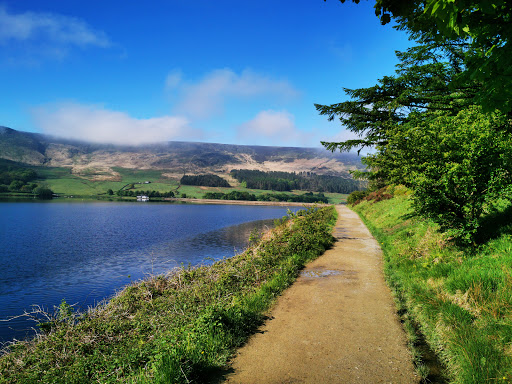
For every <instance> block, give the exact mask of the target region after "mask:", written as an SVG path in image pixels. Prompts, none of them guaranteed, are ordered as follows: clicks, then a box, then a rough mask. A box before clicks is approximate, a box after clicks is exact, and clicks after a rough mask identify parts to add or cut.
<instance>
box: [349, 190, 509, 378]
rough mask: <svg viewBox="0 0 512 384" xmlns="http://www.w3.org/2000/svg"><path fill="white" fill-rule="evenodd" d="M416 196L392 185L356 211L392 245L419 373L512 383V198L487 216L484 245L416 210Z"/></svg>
mask: <svg viewBox="0 0 512 384" xmlns="http://www.w3.org/2000/svg"><path fill="white" fill-rule="evenodd" d="M410 194H411V191H410V190H408V189H406V188H404V187H388V188H385V190H384V189H383V190H382V191H379V192H378V193H375V194H374V196H373V197H371V196H369V197H368V198H365V199H363V200H361V201H359V202H357V203H356V204H355V205H352V209H353V210H354V211H355V212H357V213H358V214H359V216H360V217H361V219H362V220H363V222H364V223H365V225H366V226H367V227H368V229H370V231H371V232H372V234H373V235H374V236H375V238H376V239H377V240H378V242H379V243H380V245H381V247H382V249H383V251H384V263H385V266H384V268H385V274H386V279H387V281H388V285H389V286H390V288H391V289H392V291H393V292H394V296H395V301H396V303H397V307H398V313H399V315H400V316H401V320H402V322H403V324H404V328H405V330H406V332H407V333H408V336H409V340H410V342H409V343H410V347H411V349H412V350H413V354H414V358H415V364H416V366H417V369H418V372H419V373H420V374H421V376H422V378H423V379H424V382H427V383H428V382H434V383H446V382H450V383H464V384H481V383H510V382H512V350H511V346H512V294H511V292H512V220H511V219H510V217H511V216H510V212H511V206H510V204H508V205H507V204H505V205H504V206H503V207H502V209H501V210H499V211H498V212H495V213H493V214H491V215H490V216H489V217H487V218H486V220H484V222H483V223H482V226H481V228H480V231H479V237H478V238H479V243H478V244H477V245H476V246H466V245H461V244H460V243H458V242H457V241H455V240H456V239H454V238H453V237H451V236H450V235H449V233H448V232H446V231H444V232H443V231H441V230H440V226H439V224H436V223H435V222H434V221H433V220H432V219H428V218H423V217H422V216H420V215H417V214H415V213H414V206H413V202H412V199H411V195H410ZM349 200H351V199H350V198H349ZM432 352H434V353H435V354H436V355H437V357H438V359H439V360H438V361H437V363H436V362H435V361H434V362H433V363H432V355H433V354H434V353H432ZM434 360H435V359H434ZM439 363H441V364H439ZM443 367H444V368H443ZM439 368H441V371H440V372H439V371H437V370H438V369H439Z"/></svg>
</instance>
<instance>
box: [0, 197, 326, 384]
mask: <svg viewBox="0 0 512 384" xmlns="http://www.w3.org/2000/svg"><path fill="white" fill-rule="evenodd" d="M335 222H336V210H335V209H334V207H333V206H327V207H311V208H308V209H307V210H300V211H299V212H297V213H292V212H289V214H288V216H287V217H285V218H283V219H281V220H276V226H275V228H273V229H271V230H270V231H268V232H266V233H253V234H251V237H250V245H249V246H248V248H247V249H246V250H245V251H244V252H243V253H241V254H239V255H237V256H234V257H231V258H228V259H225V260H222V261H219V262H216V263H214V264H213V265H210V266H198V267H190V266H189V267H182V268H179V269H176V270H173V271H171V272H169V273H168V274H167V275H161V276H153V277H150V278H148V279H146V280H143V281H139V282H134V283H133V284H131V285H129V286H127V287H126V288H124V289H123V290H122V291H120V292H119V293H118V294H116V295H115V296H114V297H113V298H112V299H110V300H109V301H108V302H104V303H102V304H100V305H98V306H97V307H96V308H92V309H90V310H89V311H88V312H87V313H82V314H78V313H74V312H73V308H72V306H70V305H68V304H67V303H65V302H63V303H62V304H61V305H60V307H59V308H57V309H56V312H55V314H53V315H52V316H50V319H46V320H45V321H42V322H41V323H40V326H39V327H40V329H41V331H43V333H41V334H40V335H39V336H38V337H37V338H36V339H34V340H32V341H25V342H18V343H16V344H12V345H10V346H8V347H7V350H6V352H8V353H5V354H3V355H2V356H0V372H1V375H0V383H17V382H19V383H27V382H44V383H62V382H65V383H84V382H102V383H118V382H129V383H149V382H151V383H169V382H172V383H191V382H205V381H206V379H207V378H208V380H210V381H211V380H212V377H219V378H220V377H222V375H223V374H224V373H225V372H227V369H228V365H227V364H228V361H229V358H230V357H231V356H232V354H233V352H234V351H235V349H236V348H237V347H239V346H241V345H242V344H243V343H244V342H245V340H247V338H248V337H249V335H251V334H252V333H254V332H255V331H256V329H257V327H258V326H259V325H260V324H261V323H262V322H263V321H264V319H265V315H266V313H267V311H268V310H269V309H270V307H271V306H272V304H273V302H274V300H275V299H276V297H277V296H278V295H279V294H280V293H281V292H282V291H283V290H284V289H285V288H286V287H288V286H289V285H290V284H291V283H292V282H293V281H294V280H295V279H296V277H297V276H298V273H299V271H300V269H302V268H303V266H304V265H305V263H307V262H308V261H310V260H313V259H314V258H316V257H317V256H319V255H321V254H322V253H323V252H324V251H325V249H327V248H329V247H330V246H331V245H332V244H333V242H334V237H333V236H332V234H331V232H332V227H333V225H334V224H335Z"/></svg>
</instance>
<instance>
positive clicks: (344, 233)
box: [226, 206, 419, 384]
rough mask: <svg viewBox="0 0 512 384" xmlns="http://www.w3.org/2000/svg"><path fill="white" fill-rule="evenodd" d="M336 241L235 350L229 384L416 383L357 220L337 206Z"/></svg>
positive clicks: (378, 264)
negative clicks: (266, 318)
mask: <svg viewBox="0 0 512 384" xmlns="http://www.w3.org/2000/svg"><path fill="white" fill-rule="evenodd" d="M337 209H338V212H339V218H338V222H337V224H336V227H335V230H334V236H335V237H336V238H337V242H336V243H335V245H334V247H333V248H332V249H330V250H328V251H327V252H326V253H325V254H324V255H322V256H321V257H319V258H318V259H317V260H315V261H313V262H312V263H310V264H309V265H308V266H307V268H306V269H305V270H304V271H303V272H302V273H301V276H300V277H299V279H298V280H297V281H296V282H295V283H294V284H293V285H292V286H291V287H290V288H289V289H288V290H286V291H285V292H284V293H283V295H282V296H281V297H280V298H279V299H278V302H277V304H276V306H275V307H274V309H273V310H272V313H271V320H269V321H267V323H266V324H265V325H264V326H263V327H262V328H261V330H260V331H261V333H257V334H256V335H254V336H253V337H252V338H251V339H250V340H249V342H248V343H247V345H246V346H244V347H243V348H242V349H240V350H239V352H238V353H237V356H236V358H235V359H234V361H233V365H232V367H233V372H232V373H230V374H228V375H227V376H226V382H228V383H243V384H251V383H254V384H266V383H319V384H321V383H326V384H327V383H343V384H345V383H363V384H366V383H368V384H373V383H418V382H419V378H418V376H416V374H415V372H414V368H413V364H412V358H411V354H410V352H409V350H408V349H407V347H406V338H405V334H404V331H403V329H402V327H401V325H400V323H399V321H398V319H397V316H396V313H395V306H394V303H393V300H392V297H391V293H390V291H389V288H388V287H387V286H386V284H385V281H384V276H383V272H382V252H381V250H380V247H379V245H378V243H377V242H376V241H375V239H374V238H373V237H372V236H371V235H370V233H369V231H368V230H367V229H366V227H365V226H364V224H363V223H362V222H361V220H360V219H359V217H358V216H357V215H356V214H355V213H354V212H352V211H350V210H349V209H348V208H347V207H344V206H338V207H337Z"/></svg>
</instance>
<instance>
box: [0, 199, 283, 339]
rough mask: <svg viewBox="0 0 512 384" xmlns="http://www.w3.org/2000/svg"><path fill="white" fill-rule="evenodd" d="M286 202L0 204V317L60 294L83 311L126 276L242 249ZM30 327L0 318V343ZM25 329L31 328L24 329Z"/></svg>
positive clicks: (58, 297) (47, 304) (56, 301)
mask: <svg viewBox="0 0 512 384" xmlns="http://www.w3.org/2000/svg"><path fill="white" fill-rule="evenodd" d="M286 210H287V208H286V207H254V206H252V207H249V206H220V205H219V206H201V205H171V204H137V203H115V202H112V203H91V202H87V203H82V204H80V203H76V202H73V203H33V202H30V203H0V249H2V252H0V319H6V318H8V317H10V316H14V315H18V314H20V313H22V312H23V310H24V309H29V308H30V306H31V305H32V304H40V305H42V306H44V307H47V308H53V306H54V305H58V304H59V303H60V301H61V300H62V299H66V301H67V302H68V303H72V304H75V303H76V304H77V307H79V308H81V309H86V308H87V307H88V306H90V305H94V304H95V303H97V302H99V301H101V300H102V299H104V298H105V297H108V296H110V295H112V294H113V293H114V292H115V291H116V290H117V289H120V288H121V287H123V286H124V285H126V284H129V283H130V282H131V281H134V280H138V279H141V278H143V277H145V276H147V275H149V274H162V273H165V272H166V271H167V270H169V269H172V268H173V267H175V266H179V265H182V264H183V265H188V264H192V265H196V264H199V263H211V262H212V260H219V259H222V258H225V257H231V256H233V255H234V254H236V253H237V252H239V251H242V250H243V249H244V248H245V247H246V246H247V241H248V238H249V235H250V233H251V231H252V230H253V229H258V230H261V229H262V228H265V227H269V226H271V225H272V223H273V220H274V219H275V218H279V217H282V216H283V215H285V214H286ZM33 325H34V324H33V323H27V322H26V321H22V319H17V320H16V321H13V322H9V323H8V324H6V323H5V322H0V341H7V340H10V339H12V338H13V337H16V338H24V337H25V336H26V334H27V329H30V328H31V327H32V326H33ZM28 333H31V331H29V332H28Z"/></svg>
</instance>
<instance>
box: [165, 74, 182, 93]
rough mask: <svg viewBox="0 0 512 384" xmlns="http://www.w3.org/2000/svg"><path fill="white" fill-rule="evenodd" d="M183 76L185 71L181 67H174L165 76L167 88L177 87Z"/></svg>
mask: <svg viewBox="0 0 512 384" xmlns="http://www.w3.org/2000/svg"><path fill="white" fill-rule="evenodd" d="M182 77H183V73H182V72H181V70H180V69H174V70H172V71H171V72H169V74H168V75H167V77H166V78H165V89H167V90H171V89H175V88H177V87H178V86H179V85H180V83H181V79H182Z"/></svg>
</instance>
